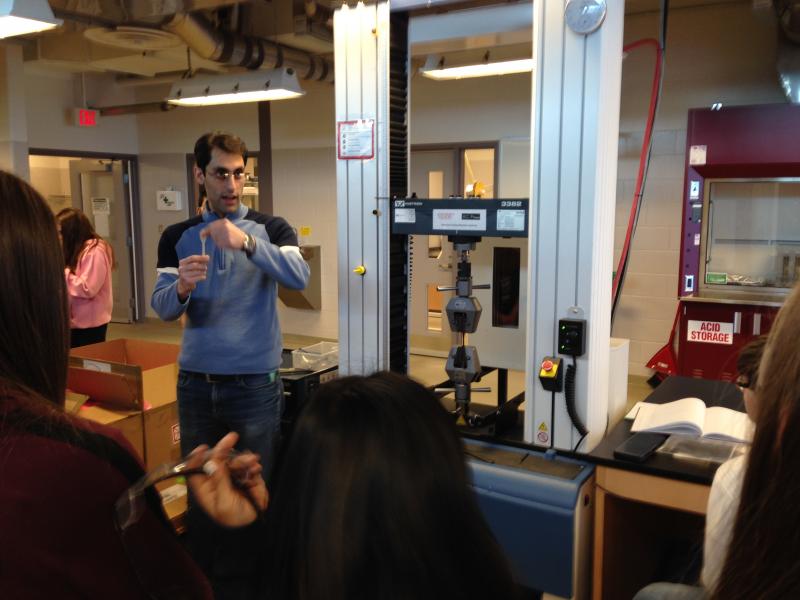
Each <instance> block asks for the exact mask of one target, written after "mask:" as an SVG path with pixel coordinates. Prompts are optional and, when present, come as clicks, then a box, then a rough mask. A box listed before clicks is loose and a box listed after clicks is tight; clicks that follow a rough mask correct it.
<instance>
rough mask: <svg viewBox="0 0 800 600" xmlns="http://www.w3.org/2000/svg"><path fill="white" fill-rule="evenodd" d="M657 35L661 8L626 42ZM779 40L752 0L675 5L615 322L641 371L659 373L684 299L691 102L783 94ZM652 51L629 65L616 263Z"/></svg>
mask: <svg viewBox="0 0 800 600" xmlns="http://www.w3.org/2000/svg"><path fill="white" fill-rule="evenodd" d="M657 35H658V15H657V14H656V13H648V14H642V15H634V16H630V17H628V18H627V19H626V21H625V42H626V43H630V42H633V41H635V40H638V39H641V38H645V37H656V36H657ZM776 40H777V32H776V27H775V23H774V19H773V18H759V17H756V16H755V15H754V13H753V12H752V10H751V8H750V6H749V5H748V4H734V5H717V6H713V7H703V8H693V9H679V10H672V11H670V22H669V30H668V39H667V54H666V57H667V58H666V60H667V62H666V69H665V76H664V88H663V100H662V102H661V105H660V107H659V112H658V118H657V119H656V122H655V137H654V143H653V156H652V160H651V163H650V172H649V176H648V182H647V187H646V188H645V191H644V204H643V210H642V212H641V215H640V218H639V227H638V231H637V234H636V237H635V239H634V242H633V247H632V255H631V259H630V263H629V267H628V275H627V280H626V282H625V287H624V288H623V296H622V299H621V301H620V305H619V307H618V309H617V315H616V320H615V323H614V328H613V331H612V335H613V336H614V337H621V338H629V339H630V340H631V345H630V362H629V370H630V373H632V374H639V375H649V374H650V371H649V370H648V369H646V368H645V364H646V363H647V360H648V359H649V358H650V357H651V356H652V355H653V354H654V353H655V352H657V351H658V350H659V349H660V348H661V347H662V346H663V345H664V344H665V343H666V342H667V339H668V337H669V333H670V327H671V326H672V321H673V318H674V316H675V310H676V308H677V290H678V264H679V263H678V258H679V254H680V234H681V207H682V190H683V178H684V155H685V144H686V122H687V111H688V110H689V109H690V108H702V107H709V106H711V104H712V103H714V102H722V103H723V105H742V104H762V103H773V102H783V101H784V98H783V95H782V93H781V92H780V89H779V87H778V83H777V75H776V72H775V49H776ZM653 54H654V53H653V51H652V50H650V49H639V50H635V51H634V52H632V53H631V54H630V55H628V57H627V58H626V59H625V62H624V63H623V66H622V106H621V117H620V143H619V152H620V156H619V159H620V160H619V170H618V181H617V218H616V235H615V259H614V265H615V268H616V264H617V261H618V257H619V254H620V252H621V248H622V243H623V241H624V237H625V227H626V226H627V221H628V214H629V211H630V206H631V201H632V199H633V193H634V187H635V180H636V172H637V168H638V160H639V149H640V147H641V143H642V134H643V130H644V123H645V119H646V111H647V107H648V103H649V94H650V86H651V82H652V69H653V60H654V59H653Z"/></svg>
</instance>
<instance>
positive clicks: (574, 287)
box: [524, 0, 625, 451]
mask: <svg viewBox="0 0 800 600" xmlns="http://www.w3.org/2000/svg"><path fill="white" fill-rule="evenodd" d="M580 1H581V0H571V1H570V2H567V3H566V9H565V2H564V1H563V0H542V1H541V2H534V3H533V57H534V69H533V78H532V81H533V84H532V85H533V94H532V96H533V113H532V118H531V140H532V143H533V145H532V152H531V156H532V158H531V160H532V189H531V194H530V199H531V207H530V215H529V219H530V221H529V227H528V231H529V232H530V237H529V239H530V244H529V256H528V264H529V274H530V276H529V280H528V298H530V303H529V304H530V307H531V308H530V313H529V315H530V317H531V318H529V319H528V322H527V328H528V331H527V336H526V337H527V342H526V371H525V376H526V391H527V401H528V403H529V404H528V406H527V408H526V410H525V431H524V435H525V440H526V441H528V442H533V443H536V444H540V445H549V444H550V442H551V440H554V441H555V446H556V447H557V448H570V449H571V448H573V447H574V446H575V445H576V444H577V443H578V441H579V440H580V437H581V436H580V435H579V434H578V433H577V430H576V429H575V428H574V427H573V425H572V423H571V421H570V419H569V416H568V414H567V411H566V407H565V402H564V394H563V393H557V395H556V402H555V405H556V410H555V419H554V420H555V422H553V419H552V418H551V392H547V391H545V390H544V389H543V388H542V386H541V385H540V383H539V381H538V372H539V364H540V362H541V360H542V358H543V357H545V356H556V355H558V354H559V349H558V348H557V339H558V337H557V336H558V331H557V330H558V321H559V319H562V318H572V319H586V321H587V329H586V336H587V339H586V352H585V354H584V355H583V356H581V357H578V358H577V371H576V375H577V377H576V385H575V390H576V392H575V395H576V408H577V413H578V416H579V417H580V419H581V420H582V421H583V422H584V423H585V424H586V426H587V428H588V430H589V434H588V436H587V439H586V441H585V442H584V443H583V444H582V445H581V447H580V449H581V450H583V451H588V450H589V449H591V448H592V447H594V446H595V445H596V444H597V442H599V441H600V439H601V438H602V437H603V434H604V432H605V426H606V415H607V413H608V363H609V338H610V314H611V278H612V270H613V265H612V254H613V235H614V212H615V189H616V177H617V138H618V135H619V105H620V81H621V64H622V31H623V27H622V25H623V17H624V9H625V7H624V1H623V0H607V11H606V14H605V19H604V21H603V22H602V25H600V27H599V28H598V29H596V30H595V31H593V32H592V33H589V34H586V35H584V34H580V33H576V32H575V31H573V30H572V29H571V28H570V26H569V24H568V23H567V19H566V17H565V12H566V11H569V10H570V8H572V9H575V8H576V6H572V7H570V5H571V4H576V5H579V4H580ZM601 3H602V0H599V1H598V2H597V4H601ZM588 4H591V3H588ZM580 10H581V9H580V8H579V7H578V12H580ZM564 359H565V363H566V364H571V363H572V358H570V357H566V356H565V357H564Z"/></svg>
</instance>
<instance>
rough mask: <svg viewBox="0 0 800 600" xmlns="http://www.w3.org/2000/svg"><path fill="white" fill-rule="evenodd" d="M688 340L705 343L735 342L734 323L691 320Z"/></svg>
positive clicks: (687, 332) (727, 343) (687, 334)
mask: <svg viewBox="0 0 800 600" xmlns="http://www.w3.org/2000/svg"><path fill="white" fill-rule="evenodd" d="M686 340H687V341H689V342H700V343H703V344H726V345H729V346H730V345H732V344H733V323H719V322H717V321H689V325H688V327H687V328H686Z"/></svg>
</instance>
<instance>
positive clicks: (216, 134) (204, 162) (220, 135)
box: [194, 131, 247, 172]
mask: <svg viewBox="0 0 800 600" xmlns="http://www.w3.org/2000/svg"><path fill="white" fill-rule="evenodd" d="M214 148H217V149H219V150H222V151H223V152H227V153H228V154H238V155H239V156H241V157H242V158H243V159H244V164H247V146H245V143H244V142H243V141H242V138H240V137H239V136H238V135H233V134H232V133H225V132H224V131H212V132H210V133H204V134H203V135H201V136H200V138H199V139H198V140H197V142H196V143H195V145H194V161H195V163H197V166H198V167H199V168H200V170H201V171H203V172H205V170H206V167H207V166H208V163H210V162H211V151H212V150H213V149H214Z"/></svg>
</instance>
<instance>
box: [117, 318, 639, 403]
mask: <svg viewBox="0 0 800 600" xmlns="http://www.w3.org/2000/svg"><path fill="white" fill-rule="evenodd" d="M181 335H182V330H181V324H180V322H179V321H173V322H170V323H166V322H163V321H158V320H155V319H148V320H145V321H142V322H140V323H133V324H120V323H111V324H110V325H109V327H108V339H110V340H113V339H118V338H136V339H145V340H150V341H154V342H167V343H171V344H180V343H181ZM317 341H319V339H318V338H315V337H309V336H303V335H293V334H285V335H284V336H283V345H284V347H285V348H292V349H294V348H300V347H302V346H307V345H310V344H313V343H315V342H317ZM409 363H410V364H409V371H410V373H409V374H410V375H411V376H412V377H414V378H415V379H417V380H418V381H420V382H421V383H423V384H424V385H436V384H439V383H443V382H444V381H446V380H447V375H446V374H445V372H444V363H445V360H444V359H443V358H435V357H431V356H420V355H416V354H412V355H411V357H410V361H409ZM478 385H479V386H481V387H490V388H491V390H492V391H491V392H488V393H487V392H474V393H473V401H474V402H476V403H478V404H494V402H495V397H496V396H495V394H496V390H497V373H496V372H493V373H490V374H489V375H487V376H486V377H484V378H483V379H482V380H481V382H480V383H479V384H478ZM524 389H525V374H524V373H523V372H521V371H509V373H508V397H509V398H513V397H514V396H516V395H517V394H519V393H520V392H522V391H523V390H524ZM650 391H651V389H650V386H649V385H648V384H647V380H646V378H645V377H638V376H634V375H632V376H630V377H628V402H627V405H628V407H629V408H630V407H631V406H633V405H634V404H635V403H636V402H637V401H639V400H643V399H644V398H645V397H646V396H647V395H648V394H649V393H650ZM521 407H522V408H523V409H524V407H525V404H524V403H523V404H522V405H521Z"/></svg>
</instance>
